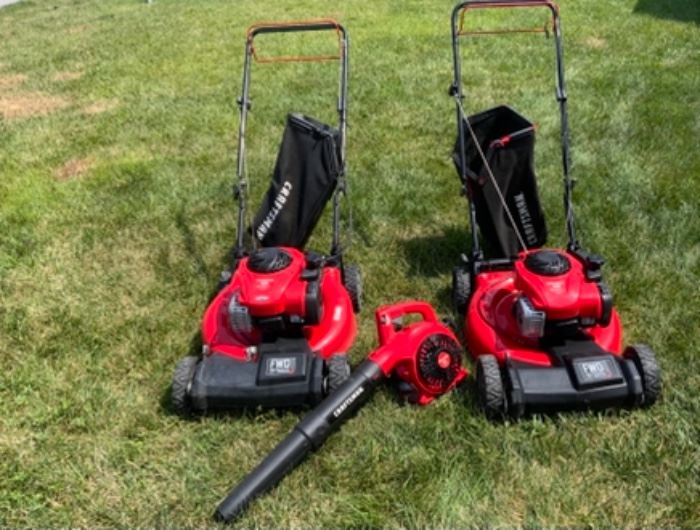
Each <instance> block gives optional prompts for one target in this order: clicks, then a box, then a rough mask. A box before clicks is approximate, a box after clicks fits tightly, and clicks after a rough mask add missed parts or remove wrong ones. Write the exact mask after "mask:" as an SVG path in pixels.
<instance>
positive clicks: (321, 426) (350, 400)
mask: <svg viewBox="0 0 700 530" xmlns="http://www.w3.org/2000/svg"><path fill="white" fill-rule="evenodd" d="M383 378H384V373H383V372H382V370H381V368H380V367H379V365H378V364H377V363H375V362H373V361H371V360H369V359H368V360H365V361H364V362H363V363H362V364H361V365H360V366H358V367H357V369H356V370H355V371H354V372H353V373H352V375H351V376H350V377H349V378H348V380H347V381H345V383H343V384H342V385H341V386H340V387H339V388H338V390H336V391H335V392H333V393H332V394H330V395H329V396H328V397H327V398H326V399H324V400H323V401H322V402H321V404H319V405H318V406H317V407H316V408H315V409H314V410H312V411H311V412H309V413H308V414H307V415H306V416H304V418H303V419H302V420H301V421H300V422H299V423H298V424H297V425H296V426H295V427H294V429H293V430H292V432H291V433H289V434H288V435H287V437H286V438H285V439H284V440H282V441H281V442H280V443H279V444H278V445H277V447H275V448H274V449H273V450H272V452H271V453H270V454H269V455H267V457H265V459H264V460H263V461H262V462H261V463H260V464H259V465H258V467H256V468H255V469H254V470H253V471H251V472H250V473H249V474H248V476H246V477H245V478H244V479H243V481H242V482H240V483H239V484H238V485H237V486H236V487H235V488H233V489H232V490H231V491H230V492H229V494H228V495H227V496H226V498H224V500H222V501H221V503H220V504H219V506H218V507H217V508H216V511H215V512H214V518H215V519H216V520H217V521H221V522H230V521H232V520H233V519H234V518H236V517H237V516H238V515H240V514H241V513H242V512H243V510H245V508H246V507H247V506H248V504H249V503H250V501H252V500H253V499H254V498H255V497H257V496H259V495H260V494H262V493H264V492H265V491H267V490H269V489H270V488H272V487H274V486H276V485H277V484H278V483H279V482H280V481H281V480H282V479H283V478H284V477H285V476H286V475H287V473H289V472H290V471H291V470H292V469H294V468H295V467H296V466H297V465H299V463H300V462H301V461H302V460H303V459H304V458H305V457H306V455H308V454H309V453H310V452H311V451H314V450H316V449H318V448H319V447H321V445H323V442H325V441H326V439H327V438H328V436H329V435H330V434H331V433H332V432H333V430H335V429H336V428H338V427H340V425H341V424H343V423H344V422H345V421H347V420H348V418H350V417H351V416H352V415H353V414H354V413H355V412H356V411H357V410H358V409H359V408H360V407H361V406H362V405H363V404H364V403H365V402H366V401H367V399H368V398H369V397H370V396H371V395H372V393H373V391H374V389H375V388H376V387H377V385H378V384H379V383H380V382H381V381H382V380H383Z"/></svg>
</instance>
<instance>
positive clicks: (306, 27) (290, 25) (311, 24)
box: [248, 18, 345, 40]
mask: <svg viewBox="0 0 700 530" xmlns="http://www.w3.org/2000/svg"><path fill="white" fill-rule="evenodd" d="M329 29H333V30H336V31H340V32H341V33H342V34H343V36H345V28H344V27H343V25H342V24H340V23H339V22H337V21H336V20H333V19H332V18H321V19H316V20H293V21H289V22H256V23H255V24H253V25H252V26H250V27H249V28H248V39H249V40H253V39H254V38H255V36H256V35H258V34H259V33H289V32H293V31H323V30H329Z"/></svg>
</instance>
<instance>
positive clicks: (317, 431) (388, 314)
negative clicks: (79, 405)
mask: <svg viewBox="0 0 700 530" xmlns="http://www.w3.org/2000/svg"><path fill="white" fill-rule="evenodd" d="M409 314H417V315H419V316H420V318H421V320H419V321H417V322H412V323H409V324H404V322H403V318H404V317H405V316H406V315H409ZM375 318H376V323H377V332H378V334H379V344H380V345H379V348H377V349H376V350H374V351H373V352H372V353H371V354H370V355H369V356H368V358H367V359H366V360H365V361H364V362H363V363H362V364H360V366H359V367H358V368H357V369H356V370H355V371H354V372H353V373H352V375H351V376H350V377H349V378H348V379H347V380H346V381H345V382H344V383H343V384H342V385H341V386H340V387H339V388H338V389H337V390H336V391H335V392H333V393H332V394H330V395H329V396H328V397H326V399H325V400H324V401H323V402H321V404H320V405H318V406H317V407H316V408H315V409H314V410H312V411H311V412H309V413H308V414H307V415H306V416H305V417H304V418H303V419H302V420H301V421H300V422H299V423H298V424H297V425H296V426H295V427H294V429H293V430H292V432H291V433H289V434H288V435H287V437H286V438H285V439H284V440H282V442H280V443H279V444H278V445H277V447H275V449H273V451H272V452H271V453H270V454H269V455H268V456H267V457H266V458H265V459H264V460H263V461H262V462H261V463H260V464H259V465H258V467H256V468H255V469H254V470H253V471H252V472H251V473H250V474H249V475H248V476H247V477H246V478H245V479H243V481H242V482H241V483H240V484H238V485H237V486H236V487H235V488H234V489H233V490H231V492H230V493H229V494H228V495H227V496H226V498H225V499H224V500H223V501H221V503H220V504H219V506H218V508H217V509H216V512H215V513H214V517H215V519H216V520H218V521H224V522H228V521H231V520H232V519H234V518H235V517H237V516H238V515H239V514H240V513H241V512H242V511H243V510H244V509H245V508H246V506H247V505H248V503H250V501H251V500H253V499H254V498H255V497H257V496H258V495H260V494H262V493H263V492H264V491H266V490H268V489H270V488H272V487H273V486H275V485H276V484H277V483H278V482H279V481H280V480H282V478H283V477H284V476H285V475H286V474H287V473H288V472H289V471H291V470H292V469H293V468H294V467H296V466H297V465H298V464H299V463H300V462H301V461H302V460H303V459H304V458H305V457H306V455H308V454H309V453H310V452H311V451H313V450H316V449H318V448H319V447H321V445H323V443H324V442H325V441H326V438H328V436H329V435H330V434H331V432H332V431H333V430H334V429H336V428H338V427H339V426H340V425H341V424H342V423H343V422H345V421H346V420H347V419H348V418H350V417H351V416H352V415H353V414H354V413H355V412H356V411H357V410H358V409H359V408H360V407H361V406H362V405H363V404H364V403H365V402H366V401H367V399H368V398H369V397H370V396H371V395H372V393H373V391H374V390H375V389H376V387H377V386H378V385H379V383H381V382H382V381H383V380H385V379H387V378H389V377H390V376H393V377H395V378H396V379H397V380H398V381H400V382H401V383H402V386H403V387H404V388H406V389H408V388H410V391H409V392H407V397H408V400H409V401H410V402H413V403H416V404H418V405H427V404H428V403H430V402H431V401H433V400H434V399H435V398H436V397H439V396H441V395H442V394H444V393H446V392H449V391H450V390H452V389H453V388H454V387H455V386H456V385H457V384H458V383H459V382H460V381H462V379H464V378H465V377H466V376H467V371H466V370H465V369H464V368H463V367H462V355H461V351H462V348H461V347H460V345H459V342H458V341H457V338H456V337H455V335H454V333H453V332H452V330H450V328H448V327H447V326H446V325H445V324H443V323H442V322H440V321H439V319H438V317H437V315H436V314H435V311H434V309H433V308H432V307H431V306H430V304H428V303H426V302H418V301H410V302H403V303H398V304H395V305H388V306H383V307H380V308H379V309H377V311H376V313H375Z"/></svg>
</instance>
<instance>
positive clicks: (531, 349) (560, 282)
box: [465, 250, 622, 366]
mask: <svg viewBox="0 0 700 530" xmlns="http://www.w3.org/2000/svg"><path fill="white" fill-rule="evenodd" d="M530 252H535V251H530ZM554 252H560V253H563V254H564V253H565V251H561V250H554ZM527 254H528V253H527V252H523V253H521V254H520V255H519V256H518V259H517V260H516V261H515V264H514V267H513V269H511V270H499V271H487V272H481V273H479V274H477V275H476V281H475V285H474V286H473V287H472V289H473V293H472V297H471V300H470V302H469V307H468V310H467V314H466V317H465V329H466V334H467V347H468V349H469V352H470V353H471V355H472V357H474V358H475V359H476V358H477V357H478V356H479V355H484V354H493V355H495V356H496V358H497V359H498V361H499V363H504V362H505V359H506V358H507V357H508V358H510V359H511V360H513V361H517V362H524V363H530V364H534V365H539V366H551V365H552V360H551V358H550V355H549V354H548V353H547V352H546V351H543V350H542V349H541V348H539V346H538V341H537V339H528V338H525V337H522V336H521V334H520V330H519V327H518V323H517V321H516V318H515V312H514V305H515V303H516V301H517V300H518V298H519V297H520V296H523V295H525V296H527V297H528V298H529V300H530V301H531V302H532V305H533V306H534V308H535V309H537V310H540V311H544V312H545V313H546V315H547V320H548V321H549V320H550V319H551V320H568V319H572V318H591V319H599V318H601V314H602V311H603V308H602V302H601V294H600V291H599V289H598V285H597V284H596V282H595V281H593V280H589V279H587V277H586V274H585V270H584V267H583V264H582V263H581V262H580V261H579V260H578V259H577V258H576V257H575V256H572V255H571V254H569V253H565V254H566V256H567V257H568V259H569V261H570V264H571V267H570V269H569V271H567V272H566V273H564V274H561V275H557V276H544V275H537V274H535V273H533V272H532V271H530V270H528V269H527V268H526V266H525V264H524V259H525V258H526V257H527ZM582 330H583V332H584V333H586V334H587V335H589V336H590V337H591V338H592V339H593V340H594V341H595V342H596V343H597V344H598V346H600V347H601V348H602V349H603V350H605V351H608V352H610V353H613V354H615V355H620V354H621V353H622V328H621V325H620V317H619V315H618V313H617V311H616V310H615V309H614V308H613V309H612V311H611V317H610V323H609V324H608V325H607V326H602V325H600V324H595V325H593V326H590V327H584V328H582Z"/></svg>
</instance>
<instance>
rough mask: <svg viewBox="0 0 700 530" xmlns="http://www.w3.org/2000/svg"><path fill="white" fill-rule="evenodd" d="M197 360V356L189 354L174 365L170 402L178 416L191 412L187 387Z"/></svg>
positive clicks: (187, 414)
mask: <svg viewBox="0 0 700 530" xmlns="http://www.w3.org/2000/svg"><path fill="white" fill-rule="evenodd" d="M198 362H199V357H194V356H192V355H189V356H187V357H184V358H182V359H181V360H180V361H179V362H178V363H177V365H176V366H175V372H174V373H173V382H172V386H171V387H170V403H171V404H172V406H173V410H174V411H175V412H176V413H177V414H179V415H180V416H189V415H190V414H192V412H193V409H192V404H191V402H190V397H189V387H190V383H191V382H192V377H193V376H194V371H195V369H196V368H197V363H198Z"/></svg>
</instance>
